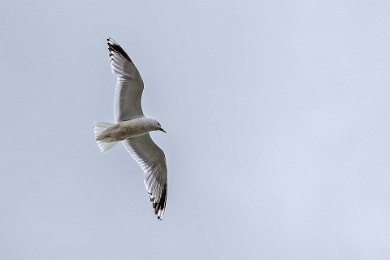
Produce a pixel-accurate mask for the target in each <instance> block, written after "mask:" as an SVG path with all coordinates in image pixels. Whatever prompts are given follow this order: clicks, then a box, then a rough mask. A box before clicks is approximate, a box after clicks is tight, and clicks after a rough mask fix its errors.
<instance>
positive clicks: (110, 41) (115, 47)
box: [107, 37, 133, 62]
mask: <svg viewBox="0 0 390 260" xmlns="http://www.w3.org/2000/svg"><path fill="white" fill-rule="evenodd" d="M107 45H108V50H109V51H110V56H112V54H111V52H113V51H116V52H118V53H120V54H121V55H122V56H123V57H125V58H126V59H127V60H129V61H130V62H133V61H132V60H131V59H130V57H129V55H127V53H126V52H125V50H124V49H123V48H122V47H121V46H120V45H119V44H117V43H116V42H115V41H114V40H113V39H112V38H111V37H110V38H108V39H107Z"/></svg>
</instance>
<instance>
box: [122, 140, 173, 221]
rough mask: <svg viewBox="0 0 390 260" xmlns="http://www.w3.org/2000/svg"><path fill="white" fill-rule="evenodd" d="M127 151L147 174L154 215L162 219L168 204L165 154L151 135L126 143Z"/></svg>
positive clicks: (146, 185)
mask: <svg viewBox="0 0 390 260" xmlns="http://www.w3.org/2000/svg"><path fill="white" fill-rule="evenodd" d="M124 144H125V147H126V149H127V150H128V151H129V153H130V154H131V156H132V157H133V158H134V159H135V160H136V162H137V163H138V164H139V165H140V166H141V168H142V169H143V170H144V172H145V187H146V190H147V191H148V193H149V196H150V201H151V202H152V203H153V208H154V213H155V214H156V215H157V218H158V219H162V216H163V214H164V211H165V206H166V202H167V164H166V160H165V154H164V152H163V150H161V149H160V147H158V146H157V145H156V144H155V143H154V142H153V140H152V138H151V137H150V135H149V134H146V135H142V136H139V137H134V138H129V139H126V140H125V141H124Z"/></svg>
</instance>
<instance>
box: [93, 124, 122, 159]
mask: <svg viewBox="0 0 390 260" xmlns="http://www.w3.org/2000/svg"><path fill="white" fill-rule="evenodd" d="M113 125H114V124H111V123H103V122H94V123H93V126H94V129H93V130H94V132H95V139H96V142H97V145H98V146H99V149H100V151H102V153H104V154H105V153H107V152H108V150H110V149H111V148H112V147H113V146H114V145H115V144H116V143H117V142H110V141H107V140H104V139H102V140H97V139H98V137H99V136H100V135H101V134H102V133H103V132H104V130H106V129H107V128H109V127H111V126H113Z"/></svg>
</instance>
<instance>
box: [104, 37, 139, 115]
mask: <svg viewBox="0 0 390 260" xmlns="http://www.w3.org/2000/svg"><path fill="white" fill-rule="evenodd" d="M107 45H108V51H109V56H110V63H111V68H112V72H113V73H114V74H116V75H117V81H116V89H115V108H114V109H115V120H116V121H117V122H119V121H125V120H130V119H133V118H137V117H142V116H143V115H144V113H143V112H142V107H141V97H142V91H143V89H144V83H143V81H142V78H141V75H140V74H139V72H138V70H137V68H136V67H135V65H134V63H133V62H132V60H131V59H130V57H129V55H127V53H126V52H125V51H124V50H123V49H122V47H121V46H120V45H119V44H117V43H116V42H115V41H114V40H113V39H111V38H109V39H107Z"/></svg>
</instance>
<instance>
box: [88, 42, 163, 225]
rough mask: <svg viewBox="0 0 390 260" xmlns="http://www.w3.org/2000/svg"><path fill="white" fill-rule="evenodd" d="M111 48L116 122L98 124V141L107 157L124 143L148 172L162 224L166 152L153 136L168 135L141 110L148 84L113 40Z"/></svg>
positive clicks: (155, 206) (110, 44)
mask: <svg viewBox="0 0 390 260" xmlns="http://www.w3.org/2000/svg"><path fill="white" fill-rule="evenodd" d="M107 45H108V52H109V57H110V63H111V69H112V72H113V73H114V74H116V76H117V81H116V89H115V121H116V122H115V123H114V124H111V123H103V122H95V123H94V132H95V139H96V142H97V144H98V147H99V149H100V150H101V151H102V152H103V153H104V154H106V153H107V152H108V150H110V149H111V148H112V147H113V146H114V145H115V144H116V143H117V142H122V144H123V145H124V146H125V148H126V150H127V151H128V152H129V153H130V155H131V156H132V157H133V158H134V160H135V161H136V162H137V163H138V164H139V166H140V167H141V168H142V170H143V171H144V172H145V180H144V183H145V187H146V190H147V191H148V193H149V197H150V201H151V202H152V205H153V209H154V213H155V214H156V215H157V218H158V219H159V220H161V219H162V216H163V214H164V211H165V207H166V202H167V164H166V159H165V154H164V152H163V150H161V148H160V147H158V146H157V145H156V144H155V143H154V142H153V140H152V138H151V137H150V134H149V132H151V131H162V132H164V133H166V132H165V130H164V129H163V128H162V127H161V124H160V123H159V122H158V121H156V120H154V119H152V118H148V117H146V116H144V113H143V111H142V107H141V97H142V91H143V89H144V83H143V80H142V78H141V75H140V73H139V71H138V70H137V68H136V67H135V65H134V63H133V61H132V60H131V59H130V57H129V55H127V53H126V52H125V51H124V50H123V49H122V47H121V46H120V45H119V44H117V43H116V42H115V41H114V40H113V39H111V38H109V39H107Z"/></svg>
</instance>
